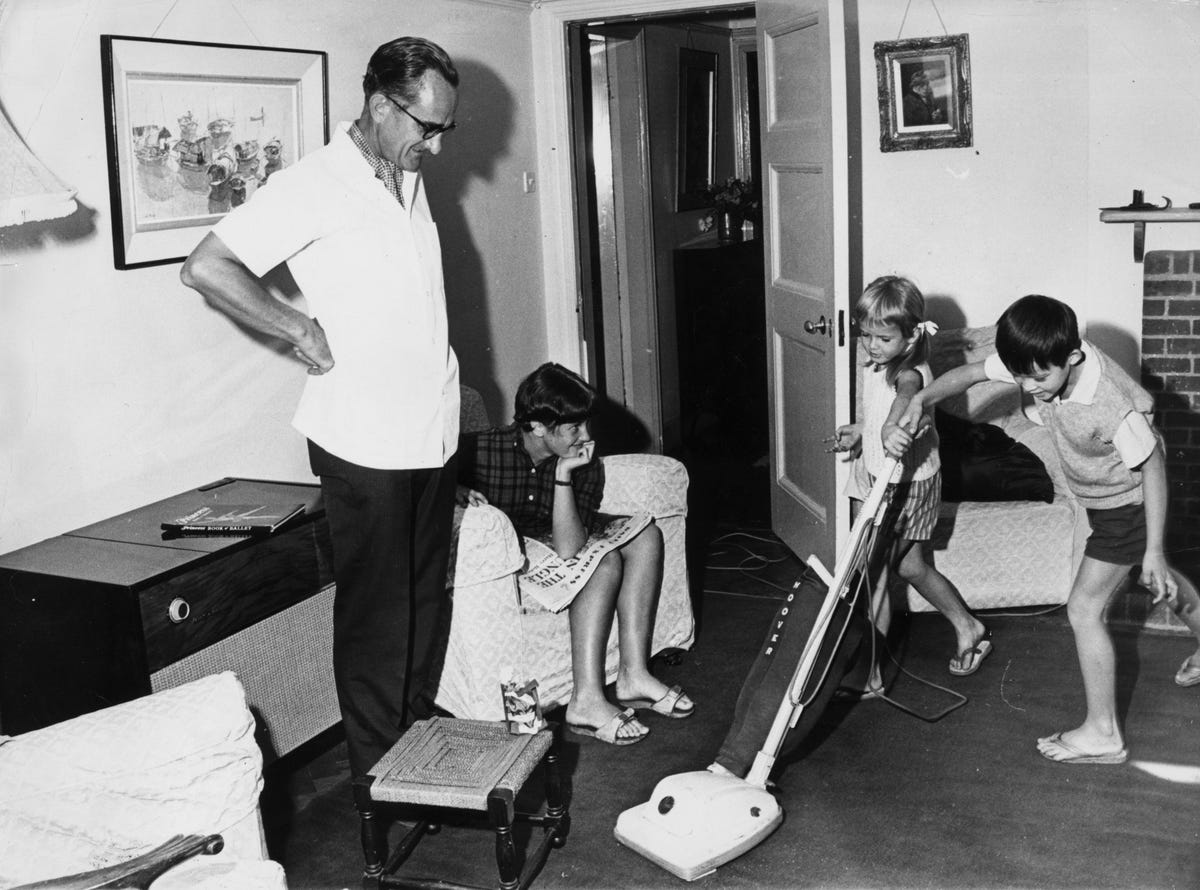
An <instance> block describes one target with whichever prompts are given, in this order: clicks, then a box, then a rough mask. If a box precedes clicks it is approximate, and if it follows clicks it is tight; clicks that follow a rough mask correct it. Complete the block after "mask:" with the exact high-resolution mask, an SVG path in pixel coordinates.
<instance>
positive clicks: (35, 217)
mask: <svg viewBox="0 0 1200 890" xmlns="http://www.w3.org/2000/svg"><path fill="white" fill-rule="evenodd" d="M74 212H75V190H74V189H72V188H67V187H66V186H65V185H63V184H62V183H61V182H59V181H58V177H56V176H55V175H54V174H53V173H51V172H50V171H49V170H48V169H46V165H45V164H43V163H42V162H41V161H39V160H38V159H37V158H36V157H35V156H34V154H33V152H31V151H30V150H29V147H28V146H27V145H26V144H25V143H24V142H23V141H22V139H21V137H20V136H18V135H17V131H16V130H14V129H13V126H12V124H11V123H9V121H8V117H7V116H6V115H5V114H4V113H3V111H0V227H6V226H19V225H21V224H23V223H27V222H39V221H42V220H48V219H58V218H60V217H63V216H70V215H71V214H72V213H74Z"/></svg>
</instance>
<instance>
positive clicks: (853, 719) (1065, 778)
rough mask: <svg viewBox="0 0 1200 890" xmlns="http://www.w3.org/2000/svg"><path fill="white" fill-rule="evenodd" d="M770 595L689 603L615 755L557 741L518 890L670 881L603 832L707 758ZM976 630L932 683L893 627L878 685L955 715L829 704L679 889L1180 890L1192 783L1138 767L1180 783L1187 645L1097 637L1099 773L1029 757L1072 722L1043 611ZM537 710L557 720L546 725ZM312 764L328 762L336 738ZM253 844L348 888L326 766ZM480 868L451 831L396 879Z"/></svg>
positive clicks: (933, 660) (926, 621) (486, 849)
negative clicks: (756, 840) (728, 846)
mask: <svg viewBox="0 0 1200 890" xmlns="http://www.w3.org/2000/svg"><path fill="white" fill-rule="evenodd" d="M777 605H778V603H777V601H776V598H775V597H774V596H773V595H764V596H753V595H749V596H748V595H740V594H736V593H706V594H704V597H703V603H702V606H703V608H702V612H703V614H704V616H705V619H704V630H703V632H702V633H701V634H700V636H699V638H698V639H699V642H698V643H697V645H696V647H695V648H694V649H693V650H692V651H691V652H689V653H688V654H687V655H686V656H685V657H684V658H683V660H682V662H681V663H680V664H677V665H662V666H660V667H659V669H658V673H659V674H660V676H661V677H662V679H663V680H664V681H665V682H667V683H680V684H681V685H682V686H683V687H684V689H685V690H687V691H688V693H689V694H690V695H692V697H693V698H694V699H695V700H696V702H697V713H696V715H695V716H694V717H692V718H689V719H687V720H666V719H661V718H660V719H656V718H655V717H654V716H653V715H647V717H646V721H647V724H648V725H649V726H650V727H651V734H650V737H649V738H648V739H647V740H646V741H645V742H642V743H640V744H638V745H634V746H631V747H627V748H614V747H611V746H608V745H604V744H603V743H600V742H597V741H595V740H594V739H580V738H578V737H576V736H571V735H568V736H566V737H565V739H564V745H563V754H564V757H563V761H564V766H565V771H566V774H567V775H568V776H569V789H570V794H571V813H572V829H571V834H570V837H569V838H568V840H567V844H566V846H565V847H564V848H563V849H561V850H555V851H553V852H552V853H551V855H550V859H549V862H548V863H547V865H546V867H545V868H544V870H543V871H542V873H541V875H540V876H539V877H538V879H537V880H536V882H535V884H534V886H535V887H539V888H563V890H566V888H618V887H620V888H674V887H679V886H683V882H681V881H679V880H678V879H677V878H675V877H673V876H672V875H670V874H669V873H667V872H665V871H663V870H661V869H659V868H658V867H657V866H655V865H653V864H652V863H650V862H648V861H647V860H645V859H643V858H641V857H640V856H638V855H637V854H636V853H633V852H632V851H630V850H628V849H627V848H625V847H623V846H621V845H620V844H618V843H617V842H616V840H615V839H614V838H613V835H612V829H613V825H614V824H615V821H616V818H617V815H618V814H619V813H620V812H621V811H622V810H624V809H626V808H628V807H630V806H633V805H635V804H637V803H641V802H642V801H644V800H646V799H647V798H648V797H649V795H650V793H651V791H652V789H653V787H654V785H655V783H656V782H657V781H658V780H659V779H660V778H662V777H663V776H666V775H669V774H672V773H677V772H683V771H687V770H693V769H701V768H703V767H704V766H705V765H706V764H707V763H708V762H710V761H711V759H712V757H713V755H714V753H715V751H716V749H717V747H718V745H719V743H720V740H721V738H722V736H723V735H724V732H725V730H726V728H727V725H728V720H729V716H730V714H731V712H732V709H733V703H734V700H735V699H736V696H737V694H738V691H739V690H740V687H741V682H742V678H743V677H744V676H745V673H746V670H747V668H748V666H749V664H750V661H751V659H752V658H753V656H754V653H755V652H756V649H757V646H758V643H759V642H760V640H761V638H762V636H763V633H764V632H765V629H766V623H767V622H768V621H769V620H770V618H771V616H772V615H773V613H774V610H775V608H776V606H777ZM984 619H985V620H986V621H987V623H988V624H989V626H990V627H991V628H992V630H993V640H994V642H995V651H994V653H993V654H992V656H991V657H990V658H989V659H988V660H987V661H986V662H985V663H984V666H983V667H982V668H981V669H980V671H979V672H978V673H977V674H975V675H973V676H971V677H966V678H952V677H950V676H949V675H948V673H947V672H946V661H947V660H948V658H949V656H950V653H951V651H952V649H953V635H952V633H951V630H950V627H949V625H948V624H947V623H946V622H945V621H944V620H943V619H941V617H940V616H939V615H936V614H932V613H925V614H920V615H914V616H911V619H910V620H909V621H908V622H907V626H906V627H905V628H904V632H903V651H901V652H898V653H896V660H897V661H898V662H899V663H900V665H901V666H902V668H903V670H900V669H899V668H896V667H894V666H893V667H891V668H890V669H889V675H890V676H893V677H894V679H893V681H892V683H891V685H890V686H889V695H890V696H891V697H892V698H894V699H895V700H896V701H898V702H900V703H902V704H904V705H905V706H907V707H908V708H909V710H910V711H911V712H916V713H917V714H918V715H924V717H925V718H927V717H928V716H929V715H931V714H934V713H936V712H937V711H939V710H943V709H944V706H945V705H946V703H947V702H948V701H950V700H951V699H950V697H949V696H948V694H947V692H945V691H943V690H952V691H953V692H956V693H958V694H960V695H962V696H965V697H966V698H967V703H966V704H965V706H963V707H960V708H958V709H956V710H954V711H953V712H952V713H950V714H949V715H948V716H946V717H944V718H942V719H940V720H937V721H931V720H929V719H923V717H922V716H914V715H913V714H912V713H908V712H905V711H902V710H899V709H898V708H894V707H891V706H889V705H888V704H887V703H885V702H882V701H867V702H859V703H853V704H843V705H836V706H832V707H831V708H830V709H829V710H828V711H827V712H826V713H825V714H823V715H822V720H821V722H820V724H819V726H818V728H817V730H816V731H814V733H813V734H812V737H811V738H810V740H808V743H807V744H806V745H805V751H804V753H803V756H802V757H801V758H800V759H798V760H797V761H795V762H794V763H791V764H787V765H783V766H781V767H779V768H777V770H776V772H775V774H774V776H775V778H776V780H777V782H778V784H779V795H780V800H781V803H782V805H783V808H784V811H785V814H786V817H785V821H784V823H783V825H782V826H781V827H780V828H779V829H778V830H777V831H776V832H775V834H774V835H772V836H771V837H770V838H768V839H767V840H766V841H765V842H764V843H762V844H761V845H760V846H759V847H757V848H756V849H754V850H752V851H750V852H749V853H747V854H746V855H744V856H742V857H741V858H739V859H737V860H735V861H733V862H731V863H729V864H727V865H725V866H723V867H722V868H721V869H719V870H718V871H717V872H716V874H714V875H711V876H709V877H707V878H704V879H702V880H701V881H699V882H697V884H696V886H697V887H700V888H703V890H734V888H750V887H770V888H774V887H779V888H784V887H788V888H790V887H814V888H836V890H851V888H866V887H872V888H917V887H923V888H1011V887H1029V888H1080V890H1082V888H1097V887H1114V888H1116V887H1122V888H1124V887H1138V888H1151V890H1156V888H1163V890H1166V888H1183V887H1195V886H1200V820H1197V818H1196V815H1195V809H1196V800H1197V789H1196V787H1195V786H1194V785H1189V784H1187V783H1186V780H1184V781H1170V780H1167V779H1164V778H1160V775H1161V774H1163V773H1164V770H1162V769H1156V768H1155V765H1161V764H1172V765H1177V766H1179V767H1181V768H1182V772H1180V773H1179V774H1180V775H1183V776H1186V775H1189V773H1188V772H1187V770H1188V768H1191V770H1192V772H1191V773H1190V774H1191V775H1194V774H1195V771H1196V769H1195V768H1196V767H1200V745H1197V742H1196V738H1197V733H1198V730H1200V707H1198V699H1197V694H1198V693H1200V688H1197V689H1180V688H1179V687H1176V686H1175V685H1174V684H1173V683H1172V682H1171V677H1172V675H1173V674H1174V671H1175V669H1176V667H1177V666H1178V663H1179V661H1180V660H1181V659H1182V658H1183V657H1184V656H1185V655H1186V654H1187V652H1188V651H1191V650H1190V647H1189V644H1188V641H1185V640H1181V639H1176V638H1174V637H1168V636H1163V635H1159V634H1152V633H1143V632H1140V631H1137V630H1127V629H1124V628H1118V629H1116V630H1115V632H1114V636H1115V639H1116V645H1117V651H1118V658H1119V694H1118V701H1119V706H1120V711H1121V715H1122V718H1123V722H1124V725H1125V727H1126V734H1127V741H1128V744H1129V747H1130V751H1131V757H1132V759H1131V761H1130V762H1128V763H1126V764H1124V765H1122V766H1115V767H1114V766H1065V765H1060V764H1052V763H1050V762H1048V761H1046V760H1044V759H1043V758H1041V757H1040V756H1039V755H1038V754H1037V752H1036V749H1035V747H1034V740H1035V739H1036V738H1037V737H1038V736H1042V735H1047V734H1049V733H1050V732H1052V731H1054V730H1057V729H1063V728H1066V727H1068V726H1071V725H1074V723H1073V722H1072V721H1075V722H1078V720H1079V719H1080V718H1081V717H1082V712H1083V702H1082V689H1081V685H1080V679H1079V669H1078V666H1077V663H1076V659H1075V653H1074V645H1073V642H1072V638H1071V633H1070V628H1069V627H1068V626H1067V624H1066V617H1065V614H1064V612H1063V611H1062V610H1058V611H1057V612H1053V613H1051V614H1046V615H1036V616H1000V615H996V616H989V615H988V614H987V613H984ZM930 684H935V685H930ZM550 716H551V718H552V719H553V718H555V717H557V718H558V719H559V720H561V713H559V714H551V715H550ZM322 758H324V760H325V761H326V762H327V764H329V763H331V764H332V765H333V766H334V769H335V770H336V769H337V768H338V766H337V764H338V763H339V758H344V746H340V747H339V746H334V747H333V748H332V749H330V751H328V752H326V753H325V754H323V755H321V757H318V758H317V759H318V760H321V759H322ZM340 762H341V763H342V764H343V766H342V767H341V768H343V769H344V759H343V760H341V761H340ZM306 768H308V769H311V768H312V765H311V764H309V765H307V766H306ZM1166 773H1167V774H1169V773H1170V771H1166ZM271 781H274V782H275V783H279V782H281V781H284V779H283V778H282V777H281V776H280V775H274V776H270V777H269V782H271ZM268 829H269V831H270V830H271V826H270V825H268ZM271 833H272V836H273V837H274V839H275V840H274V842H273V846H272V849H271V853H272V856H273V858H275V859H277V860H278V861H280V862H282V863H283V865H284V867H285V869H286V870H287V875H288V884H289V887H291V888H292V890H310V888H312V890H337V888H344V887H354V886H358V884H359V882H360V878H361V864H362V863H361V858H360V856H361V854H360V848H359V841H358V820H357V817H356V814H355V811H354V808H353V804H352V800H351V796H350V789H349V781H348V778H346V777H345V776H343V777H342V778H341V779H339V780H336V781H334V782H333V783H332V784H327V785H326V786H325V787H324V788H323V789H322V790H320V791H319V792H317V793H314V794H313V795H311V797H310V798H309V799H308V800H307V801H306V802H305V803H304V804H303V806H302V807H301V808H298V809H296V810H295V811H294V812H292V813H290V814H288V816H287V824H286V829H285V830H283V831H278V830H277V831H273V832H271ZM517 840H518V844H525V843H526V842H527V840H528V838H527V837H521V836H518V839H517ZM492 857H493V853H492V839H491V835H490V833H489V832H488V831H487V830H485V829H478V828H475V827H470V826H466V825H451V826H448V827H447V828H446V829H445V830H444V831H443V832H442V833H441V834H439V835H437V836H434V837H430V838H427V839H425V840H423V841H422V842H421V845H420V846H419V847H418V848H417V851H416V853H415V854H414V856H413V859H412V861H411V862H410V864H409V865H406V866H405V871H406V873H407V874H412V875H424V876H436V877H438V878H441V879H445V880H459V881H467V882H470V883H474V884H478V885H482V886H488V885H491V884H494V871H493V869H494V861H493V858H492Z"/></svg>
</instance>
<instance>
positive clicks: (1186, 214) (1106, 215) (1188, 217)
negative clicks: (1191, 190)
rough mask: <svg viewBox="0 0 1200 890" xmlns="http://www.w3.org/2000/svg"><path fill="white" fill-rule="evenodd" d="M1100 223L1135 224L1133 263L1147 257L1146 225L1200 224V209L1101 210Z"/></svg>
mask: <svg viewBox="0 0 1200 890" xmlns="http://www.w3.org/2000/svg"><path fill="white" fill-rule="evenodd" d="M1100 222H1104V223H1133V261H1134V262H1135V263H1140V262H1141V261H1142V259H1143V258H1144V257H1145V255H1146V223H1148V222H1154V223H1180V222H1194V223H1200V208H1189V207H1167V208H1165V209H1163V210H1101V211H1100Z"/></svg>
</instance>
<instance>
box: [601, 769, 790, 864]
mask: <svg viewBox="0 0 1200 890" xmlns="http://www.w3.org/2000/svg"><path fill="white" fill-rule="evenodd" d="M782 821H783V809H782V808H781V807H780V806H779V803H778V801H776V800H775V798H774V796H772V795H771V794H770V793H769V792H768V791H767V790H766V789H765V788H761V787H759V786H757V785H751V784H750V783H749V782H747V781H745V780H744V779H738V778H736V777H734V776H721V775H717V774H715V773H710V772H708V771H707V770H700V771H698V772H692V773H679V774H677V775H674V776H667V777H666V778H665V779H663V780H662V781H660V782H659V783H658V784H657V785H656V786H655V787H654V793H653V794H652V795H650V799H649V800H648V801H646V803H643V804H639V805H638V806H636V807H631V808H630V809H628V810H626V811H625V812H623V813H621V815H620V816H619V817H618V818H617V825H616V828H614V829H613V834H614V835H615V836H616V838H617V840H618V841H620V842H621V843H622V844H624V845H625V846H627V847H629V848H631V849H633V850H635V851H637V852H638V853H640V854H641V855H643V856H645V857H646V858H647V859H649V860H650V861H652V862H654V863H656V864H657V865H660V866H662V867H663V868H665V869H666V870H667V871H669V872H671V873H672V874H674V875H676V876H677V877H680V878H683V880H685V881H694V880H696V879H697V878H702V877H704V876H705V875H707V874H711V873H712V872H714V871H716V869H717V866H719V865H724V864H725V863H726V862H728V861H729V860H731V859H734V858H736V857H738V856H740V855H741V854H742V853H745V852H746V851H747V850H749V849H751V848H752V847H755V846H757V845H758V844H759V843H760V842H762V840H763V839H764V838H766V837H767V835H769V834H770V833H771V832H772V831H774V830H775V829H776V828H778V827H779V824H780V823H781V822H782Z"/></svg>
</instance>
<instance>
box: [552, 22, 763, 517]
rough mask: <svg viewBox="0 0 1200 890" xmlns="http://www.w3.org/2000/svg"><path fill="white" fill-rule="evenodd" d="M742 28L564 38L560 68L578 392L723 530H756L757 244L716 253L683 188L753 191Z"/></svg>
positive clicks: (759, 408)
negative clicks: (734, 185)
mask: <svg viewBox="0 0 1200 890" xmlns="http://www.w3.org/2000/svg"><path fill="white" fill-rule="evenodd" d="M754 25H755V20H754V9H753V7H752V6H747V7H742V8H737V9H723V10H720V11H718V12H695V13H692V14H687V15H661V16H657V17H649V18H647V17H642V18H639V19H637V20H626V21H606V22H603V23H595V22H592V23H587V24H579V25H577V26H574V28H573V29H572V31H571V37H572V39H571V41H570V45H571V48H572V49H571V51H572V61H571V65H570V70H571V72H572V76H573V82H572V87H571V97H572V109H573V113H572V120H573V130H574V133H573V142H574V145H575V157H576V159H577V162H576V169H575V183H576V204H577V207H578V208H579V219H578V231H579V233H580V244H579V257H580V266H581V268H580V279H581V289H580V290H581V293H582V295H583V298H582V303H581V306H580V310H581V313H580V315H581V322H582V327H583V338H584V360H585V365H586V368H587V371H588V374H589V379H591V380H592V381H593V382H594V383H595V384H596V385H597V388H598V389H600V390H601V391H602V392H603V393H604V394H605V395H606V396H607V397H608V399H609V400H610V401H611V402H613V403H615V404H616V405H618V406H621V407H622V408H624V409H625V412H624V413H627V414H628V415H632V416H636V417H638V418H640V419H641V421H642V423H643V424H644V425H645V427H646V429H645V440H644V443H643V444H644V447H647V448H648V449H649V450H653V451H661V452H664V453H667V454H671V455H672V456H676V457H679V458H681V459H683V460H684V462H685V463H686V464H687V466H688V469H689V472H690V473H691V475H692V479H693V487H695V488H696V489H697V490H698V494H699V495H700V497H701V499H702V501H704V502H712V503H719V504H720V512H721V516H722V517H723V519H725V520H727V521H729V522H732V523H735V524H739V525H742V526H746V525H752V526H755V527H760V528H764V529H766V528H769V526H770V484H769V472H770V460H769V452H770V446H769V433H768V395H767V385H768V384H767V343H766V321H765V309H764V306H765V304H764V288H763V252H762V240H761V237H760V232H759V231H758V230H757V227H756V225H755V223H754V221H750V222H749V223H748V224H747V225H746V226H745V227H744V229H743V234H744V238H743V240H742V241H740V242H736V243H730V244H721V243H718V238H717V233H716V231H715V226H714V225H713V222H714V221H713V212H712V208H711V203H705V202H703V201H702V200H701V201H698V200H696V196H695V195H688V194H686V193H685V190H684V189H683V183H684V182H685V181H690V180H692V179H693V178H694V177H695V175H696V169H695V159H697V158H699V159H702V161H703V160H706V161H707V163H708V164H709V166H708V168H707V169H704V170H702V173H703V175H704V177H705V179H706V181H707V182H708V183H710V184H718V183H722V182H724V181H725V180H726V179H729V178H731V177H737V178H739V179H742V180H745V181H749V182H751V183H755V184H756V183H758V182H759V181H760V177H759V175H758V168H759V148H758V93H757V90H758V58H757V43H756V39H755V33H754ZM697 59H698V60H700V62H699V64H701V66H702V68H704V69H705V70H712V71H713V72H714V75H715V76H714V78H713V81H712V95H711V103H710V104H709V105H708V109H709V110H710V111H711V119H710V120H708V121H705V120H704V118H703V117H702V116H701V117H700V120H699V125H697V115H696V114H695V113H694V112H692V113H689V112H688V110H687V109H686V108H685V107H684V103H683V101H682V100H683V98H684V96H683V94H684V93H685V90H684V89H683V88H682V86H681V84H683V83H686V82H688V81H687V72H686V71H684V70H682V68H683V66H684V64H685V60H691V61H692V62H693V63H695V60H697ZM705 59H710V60H711V61H710V62H709V63H708V64H707V65H704V60H705ZM689 92H690V90H689ZM685 122H686V123H685ZM697 139H698V140H700V141H701V142H702V143H703V142H705V141H707V144H700V145H694V144H691V143H692V142H694V141H696V140H697ZM685 163H687V164H688V169H687V171H686V172H685V170H684V169H683V167H684V164H685ZM623 444H625V445H628V444H630V443H629V442H628V441H626V442H624V443H623ZM635 444H636V443H635ZM698 506H699V505H698ZM697 518H699V517H697Z"/></svg>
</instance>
